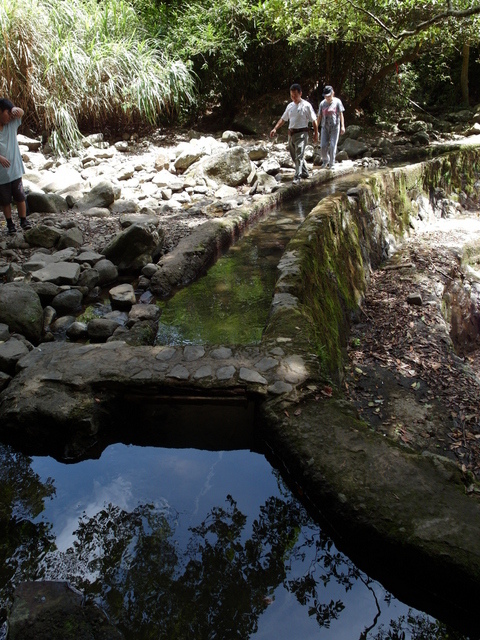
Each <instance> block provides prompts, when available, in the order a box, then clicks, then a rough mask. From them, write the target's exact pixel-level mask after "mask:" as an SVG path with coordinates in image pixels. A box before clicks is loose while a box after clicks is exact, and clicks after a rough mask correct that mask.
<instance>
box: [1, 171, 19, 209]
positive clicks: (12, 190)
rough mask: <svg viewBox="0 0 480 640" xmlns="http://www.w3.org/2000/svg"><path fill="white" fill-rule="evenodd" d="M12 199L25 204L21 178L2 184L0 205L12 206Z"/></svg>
mask: <svg viewBox="0 0 480 640" xmlns="http://www.w3.org/2000/svg"><path fill="white" fill-rule="evenodd" d="M12 198H13V199H14V201H15V202H25V191H24V190H23V182H22V179H21V178H18V179H17V180H13V182H7V183H6V184H0V205H1V206H2V207H6V206H7V205H9V204H12Z"/></svg>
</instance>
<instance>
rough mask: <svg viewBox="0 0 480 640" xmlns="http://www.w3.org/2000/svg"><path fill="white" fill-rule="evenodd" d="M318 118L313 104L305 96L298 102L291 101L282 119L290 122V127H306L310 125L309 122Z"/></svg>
mask: <svg viewBox="0 0 480 640" xmlns="http://www.w3.org/2000/svg"><path fill="white" fill-rule="evenodd" d="M316 119H317V116H316V115H315V111H314V110H313V107H312V105H311V104H310V102H308V101H307V100H304V99H303V98H301V99H300V102H299V103H298V104H295V102H293V101H292V102H290V104H288V105H287V108H286V109H285V112H284V114H283V116H282V120H283V121H284V122H288V128H289V129H304V128H305V127H308V123H309V122H314V121H315V120H316Z"/></svg>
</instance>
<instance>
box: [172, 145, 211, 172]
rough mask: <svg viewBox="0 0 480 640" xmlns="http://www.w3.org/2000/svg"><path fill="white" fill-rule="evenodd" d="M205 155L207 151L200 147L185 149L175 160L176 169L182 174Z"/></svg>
mask: <svg viewBox="0 0 480 640" xmlns="http://www.w3.org/2000/svg"><path fill="white" fill-rule="evenodd" d="M204 155H206V151H205V150H204V149H201V148H199V147H193V146H192V147H191V148H190V149H185V150H184V151H182V153H181V154H180V155H179V156H178V157H177V159H176V160H175V169H176V170H177V171H180V172H183V171H186V169H188V167H190V166H191V165H192V164H193V163H194V162H196V161H197V160H199V159H200V158H202V157H203V156H204Z"/></svg>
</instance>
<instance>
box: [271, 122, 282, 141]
mask: <svg viewBox="0 0 480 640" xmlns="http://www.w3.org/2000/svg"><path fill="white" fill-rule="evenodd" d="M284 122H285V120H282V118H280V119H279V121H278V122H277V124H276V125H275V126H274V127H273V129H272V130H271V131H270V137H271V138H274V137H275V136H276V135H277V129H280V127H282V126H283V123H284Z"/></svg>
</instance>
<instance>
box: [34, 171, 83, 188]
mask: <svg viewBox="0 0 480 640" xmlns="http://www.w3.org/2000/svg"><path fill="white" fill-rule="evenodd" d="M84 184H85V181H84V180H83V178H82V176H81V175H80V174H79V172H78V171H77V170H76V169H74V168H73V167H71V166H69V165H68V164H67V165H60V166H59V167H58V169H57V170H56V171H55V172H47V174H46V175H45V177H44V179H43V180H42V182H41V183H40V184H39V187H41V188H42V189H43V190H44V191H46V192H52V193H61V192H65V191H79V190H80V191H81V190H83V188H84Z"/></svg>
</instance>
